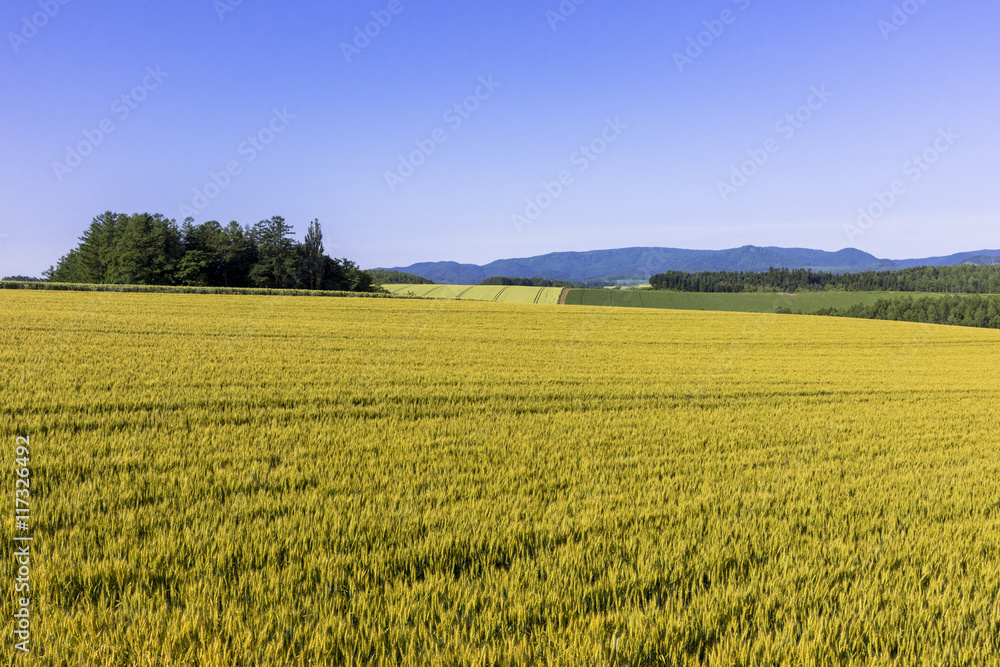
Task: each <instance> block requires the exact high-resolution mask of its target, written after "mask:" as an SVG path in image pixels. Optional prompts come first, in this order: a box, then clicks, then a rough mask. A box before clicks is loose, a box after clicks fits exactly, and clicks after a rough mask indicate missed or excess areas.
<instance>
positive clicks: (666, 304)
mask: <svg viewBox="0 0 1000 667" xmlns="http://www.w3.org/2000/svg"><path fill="white" fill-rule="evenodd" d="M900 296H912V297H921V296H928V295H926V294H923V293H914V292H909V293H905V294H904V293H901V292H801V293H799V294H796V295H778V294H773V293H742V294H715V293H702V292H670V291H659V290H658V291H650V290H641V291H640V290H600V289H574V290H570V293H569V296H568V297H567V298H566V303H567V304H568V305H587V306H620V307H633V308H671V309H676V310H718V311H731V312H744V313H773V312H774V310H775V308H777V307H779V306H784V307H786V308H789V309H791V310H792V312H802V313H806V314H808V313H813V312H816V311H817V310H820V309H821V308H831V307H833V308H843V307H846V306H850V305H853V304H856V303H874V302H875V301H877V300H878V299H886V298H894V297H900ZM930 296H934V295H930Z"/></svg>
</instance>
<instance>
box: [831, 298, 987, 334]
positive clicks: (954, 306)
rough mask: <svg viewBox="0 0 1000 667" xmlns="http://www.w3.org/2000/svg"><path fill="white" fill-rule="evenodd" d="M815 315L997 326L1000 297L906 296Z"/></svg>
mask: <svg viewBox="0 0 1000 667" xmlns="http://www.w3.org/2000/svg"><path fill="white" fill-rule="evenodd" d="M814 314H815V315H834V316H838V317H858V318H862V319H866V320H896V321H899V322H924V323H927V324H951V325H957V326H964V327H982V328H988V329H1000V296H992V295H989V296H987V295H980V294H973V295H968V296H948V297H937V296H923V297H918V298H914V297H912V296H906V297H899V298H896V299H879V300H878V301H876V302H875V303H872V304H855V305H853V306H849V307H847V308H824V309H823V310H818V311H816V313H814Z"/></svg>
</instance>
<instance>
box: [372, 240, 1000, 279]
mask: <svg viewBox="0 0 1000 667" xmlns="http://www.w3.org/2000/svg"><path fill="white" fill-rule="evenodd" d="M998 257H1000V250H975V251H971V252H964V253H958V254H955V255H949V256H946V257H929V258H925V259H906V260H890V259H879V258H878V257H875V256H874V255H871V254H869V253H867V252H863V251H861V250H858V249H856V248H845V249H844V250H839V251H837V252H827V251H823V250H810V249H808V248H777V247H758V246H743V247H740V248H731V249H729V250H685V249H680V248H620V249H616V250H592V251H589V252H554V253H549V254H547V255H539V256H536V257H527V258H521V259H501V260H497V261H494V262H490V263H489V264H486V265H482V266H480V265H478V264H460V263H458V262H421V263H418V264H413V265H411V266H407V267H394V268H392V269H387V270H392V271H404V272H406V273H412V274H415V275H418V276H422V277H424V278H427V279H429V280H433V281H434V282H436V283H443V284H455V285H474V284H476V283H478V282H480V281H481V280H485V279H486V278H490V277H493V276H517V277H539V278H547V279H549V280H567V281H573V282H587V281H593V280H648V279H649V277H650V276H651V275H653V274H654V273H660V272H663V271H671V270H673V271H688V272H696V271H766V270H767V269H769V268H771V267H784V268H789V269H800V268H801V269H813V270H816V271H831V272H834V273H854V272H859V271H878V270H894V269H902V268H908V267H912V266H952V265H956V264H962V263H965V262H976V263H987V262H990V261H996V260H995V259H994V258H998Z"/></svg>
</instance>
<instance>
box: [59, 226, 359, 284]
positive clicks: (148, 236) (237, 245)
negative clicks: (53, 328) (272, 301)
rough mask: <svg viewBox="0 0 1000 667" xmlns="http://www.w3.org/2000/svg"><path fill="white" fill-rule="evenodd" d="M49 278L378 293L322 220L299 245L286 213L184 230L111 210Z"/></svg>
mask: <svg viewBox="0 0 1000 667" xmlns="http://www.w3.org/2000/svg"><path fill="white" fill-rule="evenodd" d="M44 275H45V278H46V279H47V280H49V281H51V282H63V283H92V284H133V285H190V286H206V287H266V288H273V289H312V290H339V291H349V292H368V291H371V290H372V289H373V288H372V278H371V276H370V275H368V273H367V272H365V271H362V270H361V269H359V268H358V267H357V265H355V264H354V263H353V262H351V261H349V260H346V259H332V258H330V257H329V256H327V255H326V253H325V252H324V249H323V231H322V229H321V227H320V224H319V221H318V220H314V221H313V222H311V223H310V224H309V230H308V231H307V233H306V236H305V240H304V241H303V242H302V243H298V242H297V241H296V240H295V239H293V238H292V227H291V226H290V225H288V224H286V223H285V219H284V218H282V217H280V216H275V217H273V218H271V219H270V220H262V221H260V222H258V223H257V224H255V225H253V226H246V227H241V226H240V224H239V223H237V222H236V221H233V222H230V223H229V224H228V225H227V226H225V227H223V226H222V225H220V224H219V223H218V222H215V221H211V222H205V223H203V224H200V225H195V224H194V220H193V219H191V218H188V219H187V220H185V221H184V223H183V224H181V225H179V226H178V225H177V223H176V222H175V221H174V220H170V219H167V218H165V217H164V216H162V215H160V214H153V215H151V214H149V213H137V214H135V215H123V214H120V213H111V212H107V213H104V214H103V215H99V216H97V217H96V218H94V220H93V221H92V222H91V223H90V227H89V228H88V229H87V230H86V231H85V232H84V234H83V236H81V237H80V243H79V245H78V246H77V247H76V248H74V249H73V250H71V251H70V252H69V253H67V254H66V255H64V256H63V257H62V258H61V259H60V260H59V263H58V264H57V265H56V266H53V267H51V268H49V270H48V271H46V272H45V274H44Z"/></svg>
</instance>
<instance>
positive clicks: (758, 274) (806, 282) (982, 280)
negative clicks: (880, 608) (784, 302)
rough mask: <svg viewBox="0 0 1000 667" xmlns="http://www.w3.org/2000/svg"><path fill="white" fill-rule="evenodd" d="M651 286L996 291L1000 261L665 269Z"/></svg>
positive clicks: (999, 285) (733, 289) (749, 289)
mask: <svg viewBox="0 0 1000 667" xmlns="http://www.w3.org/2000/svg"><path fill="white" fill-rule="evenodd" d="M649 284H650V285H652V286H653V288H654V289H668V290H676V291H679V292H800V291H816V290H837V291H845V292H947V293H954V294H998V293H1000V265H996V264H993V265H985V266H977V265H959V266H918V267H914V268H910V269H899V270H897V271H865V272H862V273H840V274H837V273H827V272H822V271H812V270H811V269H775V268H771V269H769V270H768V271H706V272H701V273H685V272H682V271H667V272H666V273H658V274H656V275H655V276H653V277H652V278H650V279H649Z"/></svg>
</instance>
